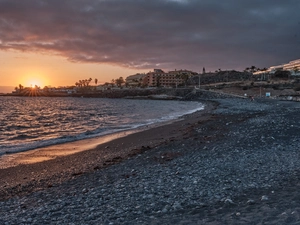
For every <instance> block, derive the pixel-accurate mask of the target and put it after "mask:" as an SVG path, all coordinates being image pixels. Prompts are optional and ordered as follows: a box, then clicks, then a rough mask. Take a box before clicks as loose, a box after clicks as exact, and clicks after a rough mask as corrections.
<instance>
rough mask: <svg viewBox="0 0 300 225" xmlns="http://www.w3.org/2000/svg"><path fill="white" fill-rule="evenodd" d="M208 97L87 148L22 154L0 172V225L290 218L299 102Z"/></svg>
mask: <svg viewBox="0 0 300 225" xmlns="http://www.w3.org/2000/svg"><path fill="white" fill-rule="evenodd" d="M201 99H202V100H203V96H200V97H199V100H201ZM212 100H213V101H205V102H204V103H205V104H206V108H205V110H203V111H199V112H196V113H193V114H190V115H187V116H185V117H184V119H183V120H180V121H176V122H174V123H172V124H166V125H163V126H159V127H154V128H151V129H148V130H144V131H141V132H138V133H133V134H130V135H127V136H125V137H120V138H117V139H114V140H112V141H109V142H105V143H103V144H100V145H98V146H96V147H95V148H93V149H90V150H87V151H79V152H77V153H74V154H70V155H64V156H57V155H56V156H55V157H53V156H51V155H50V156H49V154H47V153H46V152H44V153H43V154H41V152H39V153H37V151H35V152H32V153H30V154H29V155H20V158H18V160H19V161H17V159H15V161H14V163H15V164H13V162H12V161H10V164H9V165H10V166H7V167H6V168H3V169H0V179H1V183H0V198H1V201H0V223H1V224H21V223H23V224H41V223H43V224H297V223H298V222H299V220H300V207H299V206H300V203H299V194H298V187H299V185H300V183H299V175H300V174H299V169H298V168H299V166H300V160H299V159H300V152H299V151H298V150H299V147H300V146H299V145H300V142H299V135H298V134H299V130H300V124H299V122H298V121H299V113H298V111H299V108H300V105H299V103H297V102H282V101H281V102H280V101H275V100H268V99H259V100H255V101H253V102H252V101H250V100H249V99H240V98H215V99H212ZM73 147H74V146H73ZM70 148H72V147H70ZM75 148H76V147H75ZM28 157H29V158H30V157H31V158H32V159H33V160H34V158H35V157H36V159H37V161H36V162H35V163H32V162H30V163H29V161H27V163H26V164H22V163H24V162H26V160H27V159H28ZM38 157H46V158H47V157H48V158H47V159H49V157H50V158H51V157H52V158H51V159H50V160H46V161H42V162H38V161H39V160H38V159H39V158H38ZM20 162H22V163H20Z"/></svg>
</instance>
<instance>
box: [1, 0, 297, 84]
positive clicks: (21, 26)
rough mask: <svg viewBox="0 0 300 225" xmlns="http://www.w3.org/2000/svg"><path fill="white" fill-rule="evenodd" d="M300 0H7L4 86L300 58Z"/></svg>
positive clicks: (4, 2) (259, 64) (107, 78)
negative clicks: (155, 69)
mask: <svg viewBox="0 0 300 225" xmlns="http://www.w3.org/2000/svg"><path fill="white" fill-rule="evenodd" d="M299 9H300V1H299V0H285V1H282V0H264V1H261V0H239V1H237V0H223V1H219V0H151V1H150V0H72V1H68V0H23V1H20V0H0V78H1V79H0V80H1V81H0V86H17V85H18V84H22V85H24V86H30V85H35V84H37V85H39V86H41V87H44V86H45V85H51V86H64V85H74V84H75V82H77V81H78V80H81V79H89V78H92V79H93V80H94V79H95V78H97V79H98V80H99V83H104V82H109V81H111V80H112V79H115V78H118V77H120V76H122V77H124V78H126V77H127V76H129V75H132V74H135V73H142V72H145V73H147V72H149V71H150V70H153V69H154V68H161V69H163V70H165V71H169V70H175V69H188V70H192V71H195V72H201V71H202V69H203V67H205V69H206V71H215V70H217V69H222V70H227V69H228V70H231V69H235V70H240V71H242V70H244V69H245V68H246V67H250V66H252V65H254V66H256V67H260V68H263V67H269V66H273V65H278V64H282V63H287V62H289V61H291V60H295V59H299V58H300V13H299Z"/></svg>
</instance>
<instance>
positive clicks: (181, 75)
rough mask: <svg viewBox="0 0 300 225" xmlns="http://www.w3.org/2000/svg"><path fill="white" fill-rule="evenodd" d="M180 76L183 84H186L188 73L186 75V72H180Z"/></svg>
mask: <svg viewBox="0 0 300 225" xmlns="http://www.w3.org/2000/svg"><path fill="white" fill-rule="evenodd" d="M180 77H181V79H182V80H183V82H184V85H185V86H186V83H187V81H188V79H189V75H188V74H187V73H181V74H180Z"/></svg>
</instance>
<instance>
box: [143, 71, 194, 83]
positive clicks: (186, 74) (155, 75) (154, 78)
mask: <svg viewBox="0 0 300 225" xmlns="http://www.w3.org/2000/svg"><path fill="white" fill-rule="evenodd" d="M193 75H197V73H196V72H192V71H189V70H174V71H169V72H167V73H166V72H164V71H163V70H161V69H154V71H153V72H149V73H147V82H148V86H149V87H175V86H176V87H177V86H178V85H180V84H184V83H185V82H186V81H187V80H188V79H189V78H190V77H191V76H193Z"/></svg>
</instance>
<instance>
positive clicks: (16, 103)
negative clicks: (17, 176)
mask: <svg viewBox="0 0 300 225" xmlns="http://www.w3.org/2000/svg"><path fill="white" fill-rule="evenodd" d="M203 109H204V105H203V104H202V103H200V102H191V101H175V100H174V101H173V100H141V99H106V98H72V97H64V98H62V97H57V98H56V97H7V96H2V97H1V96H0V156H1V155H4V154H14V153H18V152H24V151H28V150H32V149H36V148H40V147H46V146H51V145H56V144H61V143H66V142H72V141H77V140H82V139H88V138H94V137H100V136H105V135H108V134H113V133H117V132H121V131H127V130H133V129H138V128H142V127H146V126H149V125H157V124H159V123H163V122H168V121H172V120H175V119H179V118H180V117H182V116H183V115H186V114H190V113H193V112H196V111H199V110H203Z"/></svg>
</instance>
